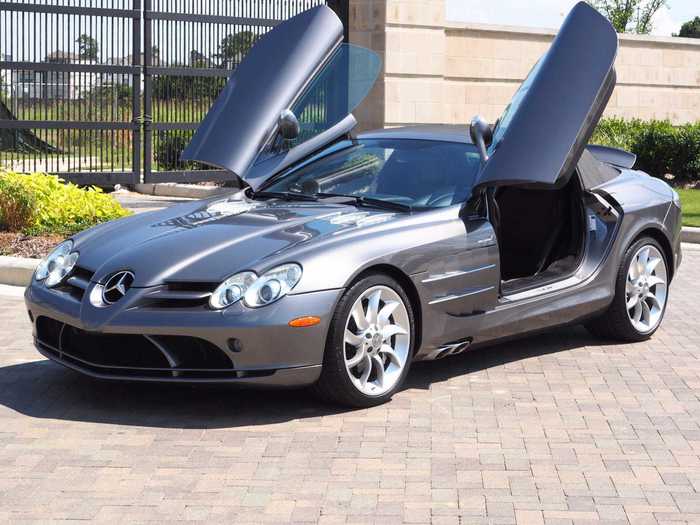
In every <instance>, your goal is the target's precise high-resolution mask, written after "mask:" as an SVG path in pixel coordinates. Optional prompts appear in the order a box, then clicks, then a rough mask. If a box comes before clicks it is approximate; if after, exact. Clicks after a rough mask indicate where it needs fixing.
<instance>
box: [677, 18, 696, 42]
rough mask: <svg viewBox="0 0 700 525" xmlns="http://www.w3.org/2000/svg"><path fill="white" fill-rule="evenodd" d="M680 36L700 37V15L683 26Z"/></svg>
mask: <svg viewBox="0 0 700 525" xmlns="http://www.w3.org/2000/svg"><path fill="white" fill-rule="evenodd" d="M678 36H682V37H685V38H700V16H696V17H695V18H694V19H693V20H689V21H688V22H686V23H685V24H683V25H682V26H681V32H680V33H678Z"/></svg>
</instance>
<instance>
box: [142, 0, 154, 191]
mask: <svg viewBox="0 0 700 525" xmlns="http://www.w3.org/2000/svg"><path fill="white" fill-rule="evenodd" d="M151 1H152V0H144V8H143V24H144V27H143V47H144V50H143V56H144V61H143V131H144V141H143V181H144V182H152V171H153V127H152V126H151V122H152V121H153V89H152V77H151V71H150V67H151V66H152V64H151V61H152V58H153V53H152V51H153V42H152V40H153V31H152V29H153V28H152V22H151V16H150V15H151Z"/></svg>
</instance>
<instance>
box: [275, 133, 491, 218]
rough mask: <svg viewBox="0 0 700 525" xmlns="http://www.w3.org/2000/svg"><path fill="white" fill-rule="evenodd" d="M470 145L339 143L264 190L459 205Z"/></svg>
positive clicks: (472, 159)
mask: <svg viewBox="0 0 700 525" xmlns="http://www.w3.org/2000/svg"><path fill="white" fill-rule="evenodd" d="M479 165H480V159H479V153H478V152H477V150H476V148H475V147H474V146H473V145H472V144H463V143H455V142H442V141H433V140H409V139H386V140H379V139H367V140H359V141H349V140H348V141H342V142H340V143H338V144H336V145H334V146H332V147H331V148H329V150H327V151H326V152H325V154H321V155H320V156H319V157H316V158H315V159H312V160H311V161H310V162H308V163H306V164H305V165H303V166H301V167H299V168H296V169H294V170H292V171H290V172H287V173H286V174H284V175H282V176H281V177H280V178H278V179H275V180H273V181H272V183H271V184H270V185H268V186H267V187H265V188H264V189H265V191H266V192H291V193H303V194H308V195H314V194H318V193H321V194H324V193H325V194H338V195H349V196H353V197H366V198H372V199H381V200H385V201H389V202H396V203H399V204H405V205H408V206H411V207H412V208H439V207H445V206H450V205H452V204H457V203H460V202H464V201H465V200H466V199H467V198H468V197H469V195H470V194H471V188H472V186H473V184H474V179H475V177H476V174H477V172H478V170H479Z"/></svg>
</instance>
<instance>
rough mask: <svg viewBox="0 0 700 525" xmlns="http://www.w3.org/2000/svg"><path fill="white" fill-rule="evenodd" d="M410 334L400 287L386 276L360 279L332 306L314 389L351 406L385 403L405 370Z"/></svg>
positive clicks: (410, 319)
mask: <svg viewBox="0 0 700 525" xmlns="http://www.w3.org/2000/svg"><path fill="white" fill-rule="evenodd" d="M414 333H415V330H414V316H413V311H412V309H411V304H410V302H409V300H408V297H407V296H406V293H405V292H404V290H403V289H402V288H401V286H400V285H399V284H398V283H397V282H396V281H395V280H394V279H392V278H391V277H388V276H385V275H372V276H369V277H366V278H364V279H361V280H360V281H358V282H357V283H355V284H354V285H353V286H351V287H350V288H349V289H348V290H347V291H346V292H345V295H343V297H342V298H341V300H340V302H339V303H338V306H337V307H336V311H335V314H334V316H333V319H332V321H331V327H330V331H329V334H328V340H327V343H326V350H325V354H324V359H323V369H322V371H321V378H320V379H319V381H318V383H317V384H316V385H315V391H316V393H317V394H318V395H319V396H320V397H321V398H322V399H323V400H325V401H333V402H336V403H340V404H343V405H348V406H353V407H369V406H374V405H378V404H381V403H384V402H386V401H388V400H389V399H390V398H391V396H392V395H393V394H394V393H395V392H396V391H397V390H398V389H399V388H400V387H401V384H402V383H403V381H404V379H405V377H406V374H407V373H408V369H409V367H410V365H411V357H412V354H413V342H414V339H415V337H414Z"/></svg>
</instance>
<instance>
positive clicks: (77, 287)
mask: <svg viewBox="0 0 700 525" xmlns="http://www.w3.org/2000/svg"><path fill="white" fill-rule="evenodd" d="M93 275H94V272H91V271H90V270H87V269H85V268H81V267H80V266H76V267H75V268H73V271H72V272H71V273H70V275H69V276H68V278H67V279H66V280H65V281H63V282H62V283H61V284H59V285H58V286H57V287H56V288H57V289H58V290H61V291H63V292H66V293H68V294H70V295H71V297H73V298H74V299H76V300H78V301H80V300H82V298H83V296H84V295H85V290H87V288H88V286H89V284H90V279H92V277H93Z"/></svg>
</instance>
